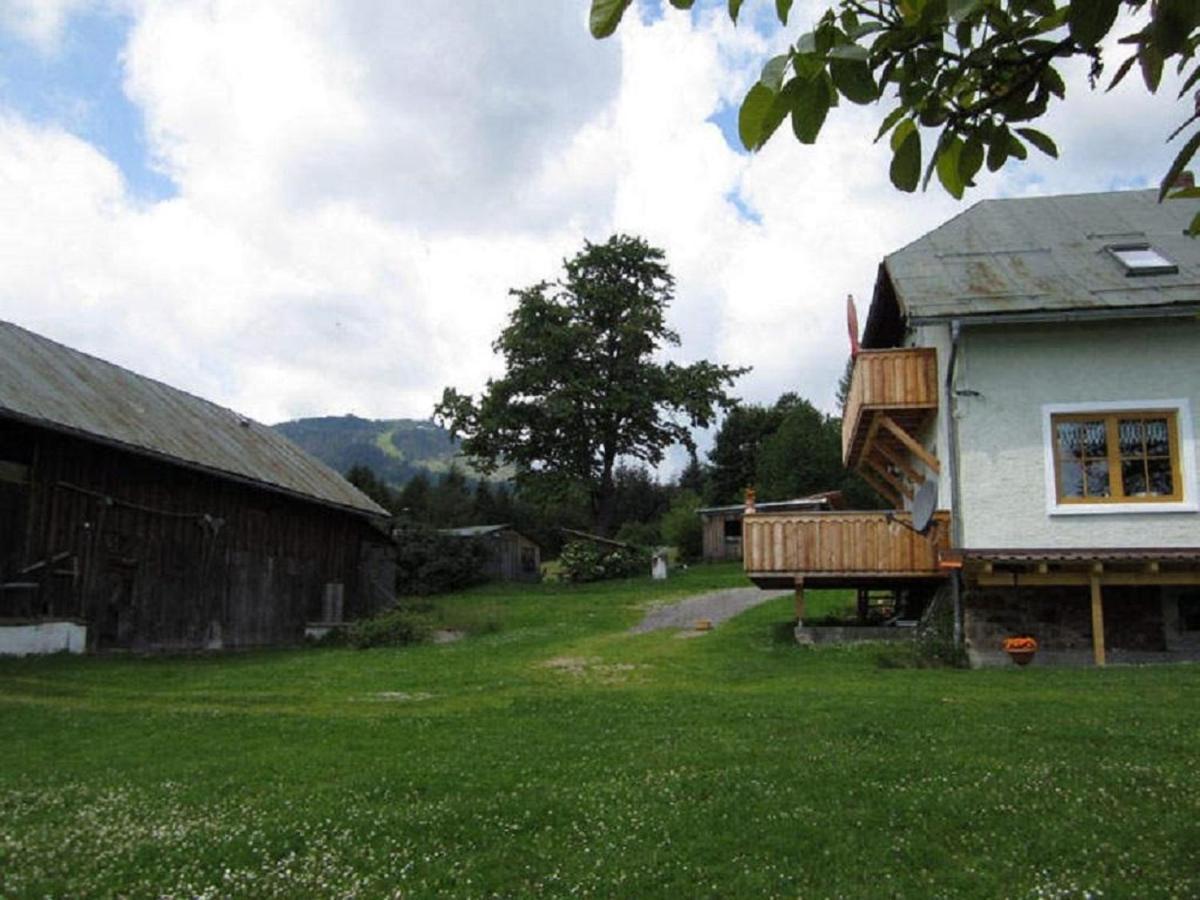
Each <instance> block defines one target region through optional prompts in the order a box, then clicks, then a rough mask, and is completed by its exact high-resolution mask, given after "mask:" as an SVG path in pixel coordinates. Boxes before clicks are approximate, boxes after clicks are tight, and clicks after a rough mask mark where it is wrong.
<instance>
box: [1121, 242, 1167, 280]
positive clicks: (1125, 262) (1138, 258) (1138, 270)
mask: <svg viewBox="0 0 1200 900" xmlns="http://www.w3.org/2000/svg"><path fill="white" fill-rule="evenodd" d="M1106 249H1107V250H1108V252H1109V253H1111V254H1112V255H1113V256H1114V257H1116V260H1117V262H1119V263H1120V264H1121V266H1122V267H1123V268H1124V269H1125V274H1126V275H1128V276H1134V275H1174V274H1176V273H1178V272H1179V266H1177V265H1175V263H1173V262H1171V261H1170V260H1169V259H1167V258H1166V257H1165V256H1163V255H1162V254H1161V253H1159V252H1158V251H1157V250H1155V249H1154V248H1153V247H1151V246H1150V245H1149V244H1114V245H1112V246H1111V247H1108V248H1106Z"/></svg>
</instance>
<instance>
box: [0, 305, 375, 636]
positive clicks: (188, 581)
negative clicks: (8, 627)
mask: <svg viewBox="0 0 1200 900" xmlns="http://www.w3.org/2000/svg"><path fill="white" fill-rule="evenodd" d="M386 521H387V513H386V512H385V511H384V510H383V509H382V508H381V507H379V506H378V505H376V504H375V503H374V502H372V501H371V500H370V499H369V498H367V497H366V496H365V495H363V494H362V493H361V492H360V491H358V490H357V489H356V488H355V487H353V486H352V485H351V484H349V483H348V482H347V481H346V480H345V479H343V478H342V477H341V476H340V475H338V474H337V473H336V472H334V471H333V470H332V469H330V468H328V467H327V466H325V465H324V464H323V463H321V462H319V461H317V460H315V459H313V458H312V457H311V456H309V455H308V454H306V453H304V452H303V451H302V450H300V449H299V448H298V447H296V446H295V445H294V444H292V443H291V442H290V441H288V440H287V439H286V438H285V437H283V436H282V435H280V434H279V433H277V432H276V431H274V430H273V429H271V428H269V427H267V426H264V425H261V424H259V423H258V422H254V421H252V420H250V419H248V418H246V417H245V416H242V415H239V414H238V413H236V412H233V411H232V410H229V409H225V408H224V407H221V406H217V405H216V404H214V403H210V402H208V401H206V400H202V399H200V398H199V397H195V396H192V395H191V394H187V393H185V392H183V391H180V390H177V389H176V388H172V387H169V386H168V385H165V384H162V383H161V382H158V381H154V380H152V379H150V378H146V377H143V376H141V375H137V374H135V373H133V372H130V371H128V370H127V369H123V368H121V367H119V366H116V365H113V364H111V363H108V362H105V361H104V360H101V359H97V358H96V357H93V356H89V355H88V354H85V353H81V352H79V351H77V350H73V349H71V348H69V347H65V346H63V345H61V344H58V343H56V342H54V341H51V340H48V339H47V338H44V337H40V336H38V335H36V334H33V333H31V332H29V331H26V330H25V329H23V328H20V327H18V326H16V325H13V324H9V323H4V322H0V619H4V620H7V622H8V623H10V624H15V623H24V624H29V623H43V622H46V621H49V620H58V621H70V622H73V623H74V624H76V625H82V626H84V627H85V628H86V630H87V635H86V646H87V648H88V649H90V650H107V649H132V650H186V649H218V648H226V647H251V646H264V645H283V644H292V643H298V642H300V641H301V640H303V637H304V631H305V623H306V621H311V620H320V621H328V620H330V619H337V618H340V617H342V616H345V617H347V618H353V617H357V616H362V615H368V614H370V613H371V612H373V611H375V610H376V609H378V608H380V607H382V606H383V605H384V604H386V603H387V602H388V601H389V600H390V599H391V597H392V596H393V584H394V573H395V552H394V545H393V544H392V542H391V539H390V538H389V537H388V535H387V531H386V528H385V527H384V525H385V523H386Z"/></svg>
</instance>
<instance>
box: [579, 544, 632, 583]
mask: <svg viewBox="0 0 1200 900" xmlns="http://www.w3.org/2000/svg"><path fill="white" fill-rule="evenodd" d="M558 562H559V566H560V572H559V577H560V578H561V579H562V580H563V581H572V582H576V583H582V582H585V581H604V580H606V579H609V578H629V577H630V576H633V575H644V574H646V573H648V572H649V571H650V557H649V556H648V555H647V554H645V553H642V552H639V551H636V550H626V549H623V548H621V547H609V546H607V545H605V544H600V543H597V542H595V541H571V542H570V543H569V544H567V545H566V546H565V547H563V549H562V555H561V556H559V558H558Z"/></svg>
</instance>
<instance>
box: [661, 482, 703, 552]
mask: <svg viewBox="0 0 1200 900" xmlns="http://www.w3.org/2000/svg"><path fill="white" fill-rule="evenodd" d="M699 508H700V498H699V497H697V496H696V495H695V494H694V493H692V492H691V491H683V492H681V493H680V494H679V496H678V497H676V498H675V499H674V501H672V503H671V508H670V509H668V510H667V512H666V515H664V516H663V520H662V535H663V539H664V540H666V542H667V543H668V544H670V545H671V546H672V547H678V548H679V553H680V555H681V556H682V557H683V558H684V559H687V560H696V559H699V558H700V557H701V556H703V555H704V528H703V526H702V524H701V522H700V516H698V515H697V514H696V510H698V509H699Z"/></svg>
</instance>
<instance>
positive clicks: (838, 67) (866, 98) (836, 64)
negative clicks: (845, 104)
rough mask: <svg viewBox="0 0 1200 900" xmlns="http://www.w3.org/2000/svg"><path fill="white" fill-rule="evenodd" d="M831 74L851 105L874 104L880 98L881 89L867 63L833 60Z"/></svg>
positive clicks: (830, 67) (831, 61) (830, 64)
mask: <svg viewBox="0 0 1200 900" xmlns="http://www.w3.org/2000/svg"><path fill="white" fill-rule="evenodd" d="M829 74H830V76H831V77H832V78H833V83H834V84H835V85H837V89H838V90H839V91H841V92H842V96H844V97H845V98H846V99H847V100H849V101H850V102H851V103H873V102H875V100H877V99H878V98H879V89H878V88H877V87H876V86H875V79H873V78H872V77H871V70H870V69H869V68H868V67H867V64H866V63H865V62H854V61H852V60H848V59H831V60H830V61H829Z"/></svg>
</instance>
